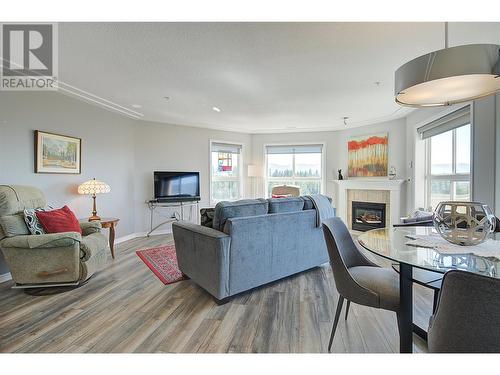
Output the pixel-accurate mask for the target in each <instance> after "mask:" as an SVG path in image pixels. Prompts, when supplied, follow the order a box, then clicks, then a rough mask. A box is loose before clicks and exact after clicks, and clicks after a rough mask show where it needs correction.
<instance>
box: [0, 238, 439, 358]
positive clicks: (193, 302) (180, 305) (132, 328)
mask: <svg viewBox="0 0 500 375" xmlns="http://www.w3.org/2000/svg"><path fill="white" fill-rule="evenodd" d="M172 241H173V239H172V236H171V235H162V236H152V237H150V238H137V239H134V240H130V241H127V242H124V243H122V244H119V245H117V246H116V248H115V251H116V254H117V255H116V259H115V260H114V261H113V260H112V259H111V256H109V259H108V263H107V268H106V269H104V270H103V271H101V272H99V273H98V274H96V275H95V276H94V277H93V278H92V279H91V280H90V281H89V282H88V283H87V284H86V285H84V286H82V287H80V288H78V289H74V290H71V291H69V292H66V293H62V294H57V295H52V296H31V295H27V294H25V293H24V292H23V291H22V290H19V289H11V288H10V287H11V286H12V282H6V283H3V284H0V352H25V353H26V352H29V353H34V352H45V353H54V352H97V353H108V352H139V353H146V352H148V353H150V352H153V353H156V352H159V353H162V352H163V353H178V352H185V353H196V352H203V353H205V352H207V353H215V352H217V353H225V352H235V353H247V352H254V353H320V352H326V349H327V344H328V339H329V335H330V329H331V324H332V320H333V314H334V309H335V305H336V302H337V298H338V294H337V292H336V290H335V286H334V281H333V275H332V273H331V270H330V267H329V266H324V267H319V268H316V269H314V270H311V271H308V272H304V273H302V274H300V275H297V276H293V277H290V278H287V279H285V280H281V281H278V282H275V283H273V284H270V285H268V286H264V287H261V288H258V289H256V290H253V291H251V292H248V293H245V294H243V295H240V296H238V297H236V298H234V299H233V300H231V301H230V302H229V303H227V304H225V305H222V306H218V305H217V304H216V303H215V302H214V300H213V299H212V297H211V296H210V295H209V294H208V293H206V292H205V291H204V290H202V289H201V288H199V287H198V286H196V285H195V284H193V283H192V282H191V281H190V280H186V281H181V282H178V283H176V284H172V285H163V283H162V282H160V280H158V278H157V277H156V276H155V275H154V274H153V273H152V272H151V271H150V270H149V268H148V267H147V266H146V265H145V264H144V263H143V262H142V261H141V260H140V259H139V257H138V256H137V255H136V254H135V251H136V250H139V249H143V248H147V247H154V246H158V245H162V244H168V243H172ZM415 301H416V307H415V321H416V322H417V323H418V324H420V325H421V326H426V323H427V321H428V317H429V315H430V311H431V303H432V293H431V292H430V291H428V290H426V289H424V288H422V287H418V286H416V287H415ZM398 348H399V339H398V334H397V328H396V316H395V314H394V313H391V312H387V311H383V310H378V309H372V308H367V307H364V306H359V305H355V304H351V310H350V312H349V318H348V320H347V321H345V320H344V319H343V318H342V319H341V320H340V323H339V326H338V328H337V334H336V336H335V340H334V344H333V351H334V352H340V353H345V352H347V353H364V352H377V353H385V352H398ZM414 351H416V352H425V351H426V344H425V342H423V341H422V340H420V339H419V338H418V337H416V336H415V335H414Z"/></svg>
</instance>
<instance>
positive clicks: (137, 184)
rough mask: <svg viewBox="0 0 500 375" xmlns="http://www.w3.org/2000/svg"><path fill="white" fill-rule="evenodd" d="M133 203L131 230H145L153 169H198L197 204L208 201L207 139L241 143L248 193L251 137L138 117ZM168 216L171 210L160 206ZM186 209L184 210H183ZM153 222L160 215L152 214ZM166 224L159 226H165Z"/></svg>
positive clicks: (208, 165) (202, 204)
mask: <svg viewBox="0 0 500 375" xmlns="http://www.w3.org/2000/svg"><path fill="white" fill-rule="evenodd" d="M134 138H135V170H134V189H135V194H134V203H135V206H136V216H137V217H136V221H135V232H145V231H148V230H149V225H150V224H149V220H150V219H149V210H148V209H147V206H146V204H145V201H146V200H148V199H151V198H153V171H155V170H156V171H162V170H163V171H169V170H170V171H198V172H200V180H201V181H200V182H201V184H200V185H201V186H200V189H201V191H200V194H201V202H200V207H205V206H208V205H210V197H209V174H210V169H209V168H210V164H209V161H210V158H209V150H210V140H215V141H226V142H235V143H239V144H243V175H244V189H243V190H244V191H243V194H244V196H248V194H249V193H248V186H247V184H246V182H245V181H246V178H245V176H246V166H247V165H248V164H249V161H250V159H251V156H250V153H251V149H252V137H251V135H249V134H243V133H233V132H225V131H218V130H213V129H203V128H195V127H187V126H176V125H168V124H162V123H155V122H146V121H139V122H137V123H136V127H135V137H134ZM160 212H161V214H162V215H164V216H167V217H168V216H169V215H170V214H171V213H172V210H165V209H161V210H160ZM186 212H187V211H186ZM155 220H156V222H161V221H162V218H161V217H159V216H156V215H155ZM168 228H169V226H168V225H166V226H165V227H162V228H161V229H166V230H168Z"/></svg>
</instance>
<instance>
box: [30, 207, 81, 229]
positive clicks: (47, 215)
mask: <svg viewBox="0 0 500 375" xmlns="http://www.w3.org/2000/svg"><path fill="white" fill-rule="evenodd" d="M36 216H37V217H38V220H40V223H41V224H42V226H43V229H45V232H46V233H62V232H78V233H80V234H82V229H81V228H80V223H79V222H78V219H77V218H76V216H75V214H74V213H73V211H71V210H70V208H69V207H68V206H64V207H63V208H59V209H57V210H52V211H46V212H42V211H38V212H36Z"/></svg>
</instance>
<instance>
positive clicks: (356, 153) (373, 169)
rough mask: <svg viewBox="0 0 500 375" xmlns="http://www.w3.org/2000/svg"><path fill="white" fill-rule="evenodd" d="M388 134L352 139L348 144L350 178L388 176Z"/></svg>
mask: <svg viewBox="0 0 500 375" xmlns="http://www.w3.org/2000/svg"><path fill="white" fill-rule="evenodd" d="M388 139H389V137H388V134H387V133H383V134H374V135H367V136H361V137H351V138H350V139H349V142H348V146H347V149H348V153H349V165H348V167H349V168H348V175H349V177H380V176H387V158H388V157H387V154H388Z"/></svg>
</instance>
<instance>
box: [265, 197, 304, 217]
mask: <svg viewBox="0 0 500 375" xmlns="http://www.w3.org/2000/svg"><path fill="white" fill-rule="evenodd" d="M267 201H268V202H269V213H270V214H279V213H282V212H295V211H302V209H303V208H304V200H303V199H300V198H270V199H268V200H267Z"/></svg>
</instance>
